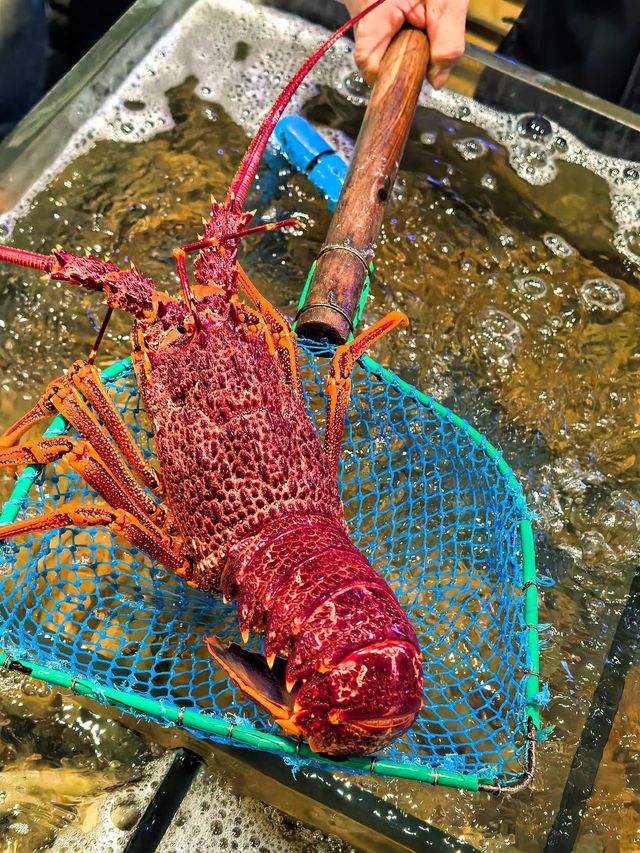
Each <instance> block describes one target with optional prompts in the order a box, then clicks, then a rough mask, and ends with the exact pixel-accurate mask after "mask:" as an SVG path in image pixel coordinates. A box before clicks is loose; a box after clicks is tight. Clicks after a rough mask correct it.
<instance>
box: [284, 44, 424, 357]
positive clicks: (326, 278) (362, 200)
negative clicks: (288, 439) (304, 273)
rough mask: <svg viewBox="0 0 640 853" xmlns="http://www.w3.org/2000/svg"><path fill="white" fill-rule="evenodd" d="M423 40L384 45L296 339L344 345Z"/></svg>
mask: <svg viewBox="0 0 640 853" xmlns="http://www.w3.org/2000/svg"><path fill="white" fill-rule="evenodd" d="M428 61H429V42H428V40H427V36H426V33H424V32H422V31H420V30H416V29H413V28H410V29H403V30H401V31H400V32H399V33H398V35H397V36H396V37H395V38H394V40H393V41H392V42H391V44H390V46H389V48H388V50H387V52H386V53H385V55H384V57H383V59H382V63H381V65H380V73H379V75H378V79H377V81H376V83H375V85H374V87H373V92H372V93H371V100H370V101H369V105H368V107H367V111H366V113H365V116H364V120H363V122H362V127H361V129H360V133H359V134H358V139H357V142H356V147H355V150H354V153H353V160H352V161H351V166H350V167H349V171H348V173H347V177H346V178H345V182H344V186H343V188H342V193H341V194H340V200H339V201H338V205H337V207H336V211H335V213H334V215H333V219H332V220H331V225H330V226H329V231H328V233H327V237H326V240H325V243H324V246H323V247H322V249H321V251H320V254H319V256H318V260H317V262H316V267H315V271H314V274H313V279H312V281H311V286H310V288H309V292H308V293H307V297H306V300H305V303H304V305H303V306H302V307H301V308H300V310H299V312H298V318H297V326H296V328H297V331H298V333H299V334H301V335H303V336H305V337H309V338H314V339H316V340H320V338H328V339H329V340H330V341H332V342H334V343H344V341H346V340H347V338H348V337H349V335H350V334H351V332H352V331H353V318H354V315H355V313H356V311H357V308H358V304H359V302H360V297H361V294H362V290H363V287H364V284H365V279H366V277H367V275H368V274H369V270H368V267H369V265H370V263H371V261H372V259H373V253H374V246H375V244H376V241H377V239H378V235H379V234H380V228H381V226H382V217H383V216H384V211H385V208H386V205H387V200H388V199H389V196H390V194H391V188H392V187H393V182H394V181H395V178H396V174H397V172H398V166H399V165H400V160H401V159H402V153H403V151H404V147H405V144H406V141H407V137H408V135H409V128H410V127H411V122H412V120H413V114H414V112H415V109H416V104H417V102H418V96H419V94H420V89H421V88H422V83H423V81H424V77H425V74H426V71H427V64H428Z"/></svg>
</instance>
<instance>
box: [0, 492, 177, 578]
mask: <svg viewBox="0 0 640 853" xmlns="http://www.w3.org/2000/svg"><path fill="white" fill-rule="evenodd" d="M67 527H79V528H86V527H107V528H108V529H109V530H110V531H111V532H112V533H114V534H115V535H116V536H120V537H122V538H123V539H126V540H127V541H128V542H130V543H131V544H132V545H134V546H135V547H136V548H139V549H140V550H141V551H145V552H146V553H147V554H148V555H149V556H150V557H151V558H152V559H154V560H157V561H158V562H160V563H163V564H164V565H165V566H167V567H168V568H170V569H173V570H174V571H175V572H176V574H178V575H180V574H181V572H182V573H184V570H185V569H186V568H187V565H188V561H187V560H186V559H185V557H184V556H183V554H182V552H181V551H180V550H179V547H176V544H177V543H176V542H175V541H174V540H173V539H172V538H171V537H170V536H167V535H166V534H163V533H162V532H161V531H160V530H158V529H157V528H155V529H154V528H150V527H147V526H145V525H144V524H142V523H141V522H140V521H139V519H138V518H136V517H135V516H134V515H132V514H131V513H130V512H127V511H126V510H122V509H111V508H110V507H108V506H106V505H103V504H63V505H62V506H60V507H58V509H57V510H54V511H53V512H49V513H47V514H46V515H39V516H35V518H25V519H21V520H20V521H14V522H13V523H11V524H3V525H2V526H0V541H2V540H3V539H11V538H13V537H14V536H20V535H22V534H26V533H42V532H44V531H47V530H62V529H64V528H67Z"/></svg>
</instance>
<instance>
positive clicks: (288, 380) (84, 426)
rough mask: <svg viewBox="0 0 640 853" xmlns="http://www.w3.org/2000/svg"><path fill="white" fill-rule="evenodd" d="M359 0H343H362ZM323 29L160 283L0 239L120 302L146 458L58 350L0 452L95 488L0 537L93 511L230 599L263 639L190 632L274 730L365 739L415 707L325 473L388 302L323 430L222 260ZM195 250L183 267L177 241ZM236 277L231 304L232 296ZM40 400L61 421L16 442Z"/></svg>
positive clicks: (273, 335)
mask: <svg viewBox="0 0 640 853" xmlns="http://www.w3.org/2000/svg"><path fill="white" fill-rule="evenodd" d="M380 2H384V0H378V2H376V3H374V4H373V5H372V6H370V7H369V8H368V9H367V10H365V12H364V13H363V14H366V13H367V12H368V11H370V10H371V9H373V8H375V7H376V6H377V5H379V4H380ZM360 17H361V16H358V17H357V18H355V19H354V20H353V21H351V22H349V24H348V25H346V26H345V27H343V28H341V29H340V30H339V31H338V32H337V33H335V34H334V35H333V36H332V37H331V38H330V39H329V40H328V41H327V42H326V43H325V44H324V45H323V46H322V47H321V48H320V49H319V50H318V51H317V52H316V53H315V54H314V55H313V56H312V57H311V58H310V59H309V60H308V62H306V63H305V64H304V65H303V67H302V68H301V69H300V70H299V71H298V73H297V74H296V75H295V76H294V77H293V78H292V80H291V82H290V83H289V84H288V86H287V87H286V88H285V89H284V91H283V92H282V94H281V95H280V97H279V98H278V100H277V101H276V103H275V104H274V106H273V107H272V109H271V110H270V112H269V114H268V115H267V117H266V118H265V120H264V122H263V124H262V125H261V127H260V129H259V130H258V133H257V134H256V136H255V138H254V140H253V142H252V143H251V145H250V146H249V149H248V151H247V153H246V155H245V157H244V159H243V161H242V164H241V165H240V168H239V170H238V172H237V174H236V176H235V178H234V180H233V183H232V186H231V189H230V191H229V194H228V196H227V198H226V200H225V201H224V203H222V204H218V203H216V202H214V203H213V206H212V212H211V216H210V218H209V220H208V221H207V222H206V223H205V226H204V235H203V237H202V238H201V239H199V240H198V241H196V242H194V243H191V244H188V245H185V246H182V247H181V248H178V249H176V250H175V251H174V256H175V259H176V264H177V269H178V274H179V278H180V282H181V285H182V293H181V295H180V296H172V295H169V294H168V293H164V292H161V291H159V290H157V289H156V287H155V285H154V284H153V282H152V281H151V280H150V279H148V278H146V277H145V276H144V275H142V273H140V272H139V271H138V270H137V269H135V268H133V267H132V268H131V269H129V270H122V269H119V268H118V267H117V266H115V265H114V264H113V263H111V262H110V261H101V260H99V259H97V258H95V257H92V256H91V255H89V256H87V257H78V256H75V255H71V254H69V253H68V252H66V251H64V250H63V249H61V248H57V249H55V250H54V251H53V253H52V254H51V255H39V254H35V253H32V252H27V251H23V250H21V249H13V248H8V247H1V246H0V260H4V261H7V262H10V263H14V264H20V265H23V266H26V267H31V268H35V269H39V270H43V271H44V272H45V273H47V274H48V276H49V278H50V279H52V280H65V281H68V282H71V283H73V284H75V285H77V286H80V287H83V288H86V289H88V290H101V291H103V292H104V294H105V297H106V301H107V305H108V311H107V317H106V319H105V323H104V324H103V329H102V330H101V334H100V335H99V336H98V342H99V340H100V338H101V336H102V332H103V331H104V328H105V327H106V323H107V322H108V318H109V316H110V313H111V311H112V310H113V309H114V308H118V309H121V310H124V311H126V312H128V313H129V314H131V315H132V317H133V330H132V343H133V356H132V357H133V364H134V368H135V372H136V377H137V380H138V385H139V389H140V393H141V396H142V400H143V402H144V405H145V407H146V410H147V412H148V414H149V417H150V418H151V421H152V424H153V429H154V435H155V444H156V453H157V459H158V463H159V466H158V468H157V469H156V468H155V467H153V466H152V465H150V464H149V462H148V460H146V459H145V458H144V457H143V455H142V454H141V452H140V450H139V449H138V447H137V446H136V444H135V442H134V441H133V439H132V437H131V435H130V433H129V431H128V429H127V427H126V425H125V423H124V421H123V419H122V417H121V415H120V413H119V412H118V410H117V409H116V407H115V405H114V403H113V402H112V400H111V397H110V396H109V394H108V392H107V391H106V389H105V388H104V386H103V385H102V383H101V380H100V376H99V373H98V371H97V369H96V367H95V365H94V359H95V348H94V351H93V352H92V354H91V356H90V357H89V359H88V360H87V361H79V362H76V363H75V364H74V365H73V366H72V367H71V369H70V370H69V371H68V372H67V373H66V374H65V375H63V376H62V377H60V378H58V379H57V380H55V381H54V382H51V383H50V384H49V386H48V387H47V389H46V391H45V393H44V394H43V396H42V397H41V399H40V400H39V401H38V403H37V404H36V405H35V406H34V407H33V408H32V409H31V410H30V411H29V412H27V413H26V414H25V415H24V416H23V417H22V418H20V420H18V421H17V422H16V423H15V424H14V425H13V426H12V427H10V428H9V429H8V430H7V431H6V432H5V433H4V435H2V436H1V437H0V465H3V466H21V465H30V464H46V463H49V462H53V461H56V460H64V461H65V462H66V463H67V464H68V465H70V466H71V467H72V468H73V469H74V470H75V471H77V472H78V473H79V474H80V475H81V476H82V477H83V478H84V479H85V480H86V482H87V483H88V484H89V485H90V486H91V487H92V488H93V489H94V490H95V492H96V493H97V494H98V496H99V498H100V500H98V501H97V502H95V503H87V504H66V505H62V506H59V507H57V509H55V510H54V511H52V512H50V513H48V514H46V515H43V516H40V517H36V518H27V519H23V520H19V521H16V522H14V523H12V524H8V525H5V526H4V527H2V528H0V539H5V538H7V537H13V536H18V535H20V534H26V533H30V532H36V531H44V530H50V529H57V528H64V527H100V526H103V527H107V528H108V529H110V530H111V531H112V532H113V533H115V534H117V535H118V536H120V537H122V538H123V539H125V540H127V541H128V542H130V543H132V544H133V545H135V546H136V547H138V548H140V549H142V550H143V551H145V552H146V553H147V554H149V555H150V556H151V557H152V558H153V559H155V560H157V561H159V562H161V563H162V564H164V565H165V566H167V567H168V568H170V569H171V570H173V571H174V572H175V573H176V574H178V575H179V576H180V577H182V578H183V579H184V581H185V582H186V583H188V584H191V585H192V586H194V587H197V588H198V589H203V590H207V591H211V592H222V593H223V594H224V596H225V597H226V598H227V599H229V600H231V599H236V600H237V603H238V619H239V627H240V631H241V633H242V635H243V637H248V635H249V633H250V632H260V633H264V635H265V637H264V655H257V654H254V653H249V652H248V651H246V650H245V649H243V648H242V647H241V646H239V645H237V644H231V645H230V646H224V645H223V644H222V643H221V642H220V641H219V640H218V639H216V638H206V642H207V643H208V646H209V649H210V651H211V653H212V655H213V657H214V658H215V659H216V661H218V663H219V664H220V665H221V666H222V667H224V669H225V670H226V671H227V673H228V674H229V676H230V677H231V678H232V679H233V680H234V681H235V682H236V684H238V685H239V686H240V687H241V688H242V689H243V690H244V691H245V692H246V693H248V694H249V695H250V696H252V697H253V698H254V699H255V700H256V701H257V702H258V703H260V705H262V706H263V707H264V708H266V709H267V710H268V711H269V712H270V713H271V714H273V716H274V717H275V719H276V720H277V722H278V723H279V724H280V726H281V727H282V728H283V729H284V730H285V731H286V732H287V733H289V734H291V735H293V736H296V737H302V738H304V739H305V740H307V741H308V743H309V745H310V747H311V748H312V749H313V750H316V751H318V752H323V753H327V754H331V755H345V754H349V753H369V752H372V751H375V750H378V749H380V748H381V747H383V746H384V745H386V744H387V743H389V742H390V741H391V740H393V739H395V738H396V737H398V736H399V735H401V734H402V733H403V732H404V731H406V730H407V728H408V727H409V726H411V725H412V723H413V722H414V720H415V718H416V715H417V714H418V712H419V710H420V707H421V704H422V667H421V654H420V649H419V645H418V641H417V638H416V635H415V632H414V630H413V628H412V626H411V624H410V622H409V620H408V619H407V617H406V615H405V614H404V613H403V611H402V609H401V607H400V605H399V604H398V602H397V600H396V598H395V596H394V594H393V592H392V591H391V589H390V588H389V587H388V585H387V584H386V583H385V582H384V581H383V580H382V578H381V577H380V576H379V575H378V574H377V573H376V572H375V571H374V569H373V568H372V566H371V565H370V563H369V562H368V560H367V559H366V558H365V557H364V556H363V554H361V553H360V552H359V551H358V550H357V549H356V547H355V546H354V545H353V544H352V543H351V541H350V540H349V537H348V534H347V529H346V523H345V519H344V513H343V508H342V503H341V499H340V494H339V492H338V487H337V484H336V473H337V468H338V459H339V452H340V443H341V439H342V432H343V427H344V420H345V416H346V409H347V404H348V400H349V393H350V380H349V375H350V372H351V370H352V368H353V365H354V362H355V360H356V359H357V358H359V357H360V356H361V355H362V354H363V353H364V351H365V350H366V349H367V348H368V347H369V346H370V345H372V344H373V343H374V342H375V341H376V340H378V339H379V338H380V337H381V336H382V335H384V334H386V333H387V332H388V331H390V330H391V329H393V328H394V327H397V326H399V325H404V324H406V318H405V317H404V315H402V314H401V313H399V312H392V313H391V314H389V315H388V316H387V317H385V318H384V319H383V320H380V321H379V322H378V323H376V324H375V325H374V326H373V327H372V328H370V329H369V330H367V331H365V332H363V333H362V334H360V335H359V336H358V337H357V338H355V340H353V341H352V342H350V343H348V344H346V345H344V346H342V347H339V348H338V350H337V351H336V354H335V358H334V361H333V366H332V369H331V373H330V377H329V379H328V382H327V396H328V412H327V427H326V432H325V437H324V442H323V444H321V443H320V440H319V438H318V436H317V434H316V431H315V429H314V426H313V424H312V423H311V421H310V419H309V417H308V415H307V412H306V406H305V400H304V395H303V391H302V386H301V382H300V377H299V366H298V350H297V344H296V339H295V335H294V334H293V332H292V331H291V328H290V326H289V324H288V322H287V320H286V319H285V318H284V317H283V315H282V314H281V313H280V312H279V311H278V310H277V309H276V308H274V307H273V306H272V305H270V304H269V303H268V302H267V301H266V300H265V299H264V298H263V297H262V296H261V295H260V294H259V293H258V292H257V290H256V288H255V287H254V285H253V284H252V283H251V282H250V281H249V279H248V278H247V276H246V275H245V273H244V272H243V270H242V269H241V267H240V266H239V264H238V259H237V255H238V246H239V242H240V240H241V238H242V236H244V235H245V234H247V233H251V232H253V231H257V230H263V229H265V228H267V229H271V228H274V227H282V226H291V225H296V222H295V220H284V221H283V222H280V223H276V224H274V225H268V226H258V228H253V229H252V228H248V227H247V226H248V223H249V221H250V219H251V216H252V214H249V213H245V212H243V210H242V207H243V202H244V200H245V197H246V195H247V192H248V189H249V187H250V185H251V182H252V181H253V178H254V176H255V173H256V170H257V167H258V164H259V161H260V158H261V156H262V154H263V152H264V149H265V146H266V144H267V142H268V139H269V137H270V135H271V132H272V130H273V128H274V126H275V123H276V122H277V120H278V118H279V116H280V115H281V114H282V112H283V110H284V108H285V106H286V104H287V103H288V101H289V100H290V98H291V96H292V94H293V92H295V90H296V88H297V87H298V85H299V84H300V82H301V81H302V79H303V78H304V76H305V75H306V74H307V72H308V71H309V70H310V68H311V67H313V65H314V64H315V62H316V61H317V60H318V59H319V58H320V57H321V56H322V55H323V54H324V53H325V52H326V50H327V49H328V48H329V47H330V46H331V45H332V44H333V43H334V42H335V41H336V39H337V38H338V37H339V36H341V35H342V34H343V32H344V31H345V30H346V29H347V27H349V26H352V25H353V23H355V22H357V20H359V18H360ZM190 252H197V253H198V255H197V258H196V260H195V264H194V274H195V280H196V283H195V284H191V283H190V282H189V279H188V274H187V266H186V257H187V255H188V253H190ZM239 292H243V293H244V297H245V300H246V302H243V301H241V300H240V298H239ZM56 412H59V413H61V414H62V415H64V417H65V418H66V419H67V421H68V422H69V424H70V425H71V426H72V427H74V428H75V430H76V432H77V433H78V435H79V436H80V437H79V438H77V439H76V438H72V437H70V436H68V435H63V436H59V437H55V438H54V437H49V438H47V437H40V438H36V439H32V440H26V441H21V440H22V438H23V436H24V435H25V433H26V432H27V431H28V430H29V429H30V428H31V427H32V426H33V425H34V424H36V423H37V422H39V421H41V420H42V419H45V418H48V417H50V416H51V415H52V414H54V413H56Z"/></svg>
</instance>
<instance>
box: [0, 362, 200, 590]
mask: <svg viewBox="0 0 640 853" xmlns="http://www.w3.org/2000/svg"><path fill="white" fill-rule="evenodd" d="M81 392H82V393H81ZM83 395H84V397H83ZM85 398H86V400H87V401H89V402H90V403H91V405H92V407H93V410H94V411H95V412H96V413H97V414H98V415H99V416H100V418H101V420H102V424H101V423H100V422H99V421H98V420H97V418H96V417H95V416H94V414H93V413H92V412H91V411H90V410H89V408H88V406H87V403H86V402H85ZM56 412H59V413H60V414H62V415H63V416H64V417H65V418H66V419H67V421H68V422H69V423H70V424H71V426H72V427H74V428H75V429H76V430H77V431H78V433H80V435H81V436H82V437H83V439H85V440H76V439H73V438H71V437H70V436H67V435H62V436H56V437H53V436H51V437H46V436H44V437H41V438H35V439H32V440H31V441H27V442H24V443H23V444H17V442H18V440H19V439H20V437H21V436H23V435H24V433H25V432H27V430H29V429H30V428H31V427H32V426H33V425H34V424H36V423H38V422H39V421H41V420H43V419H45V418H47V417H50V416H51V415H52V414H55V413H56ZM103 425H104V426H103ZM121 454H122V455H121ZM123 457H124V458H125V459H126V460H127V462H128V463H129V465H130V466H131V469H132V470H133V471H135V472H136V474H137V475H138V477H139V478H140V480H141V481H142V482H143V483H144V484H145V485H146V486H147V487H149V488H151V489H153V490H154V491H155V492H156V494H162V492H163V488H162V484H161V482H160V479H159V477H158V474H157V472H156V471H155V469H153V468H152V467H151V466H150V465H149V464H148V463H147V461H146V460H145V459H144V457H143V455H142V453H141V451H140V450H139V448H138V447H137V446H136V445H135V443H134V441H133V438H132V436H131V434H130V433H129V430H128V428H127V425H126V424H125V422H124V420H123V419H122V416H121V415H120V413H119V412H118V410H117V408H116V407H115V405H114V403H113V401H112V400H111V398H110V397H109V395H108V393H107V391H106V389H105V387H104V385H103V384H102V381H101V379H100V375H99V373H98V371H97V369H96V368H95V367H94V366H93V365H90V364H86V363H85V362H81V361H79V362H76V363H75V364H74V365H73V366H72V368H71V369H70V370H69V372H68V373H67V374H66V375H65V376H63V377H61V378H60V379H58V380H55V381H54V382H51V383H50V384H49V385H48V387H47V390H46V391H45V393H44V394H43V396H42V397H41V398H40V400H39V401H38V402H37V403H36V405H35V406H34V407H33V408H32V409H31V410H30V411H29V412H27V414H26V415H24V416H23V417H22V418H20V420H18V421H17V422H16V423H15V424H14V425H13V426H12V427H10V428H9V429H8V430H7V431H6V432H5V433H4V435H2V436H0V467H5V468H8V467H19V466H24V465H46V464H48V463H51V462H56V461H64V462H66V463H67V464H68V465H69V467H70V468H72V469H73V470H74V471H76V472H77V473H78V474H79V475H80V476H81V477H82V479H83V480H84V481H85V482H86V483H87V484H88V485H89V486H91V488H92V489H94V491H95V492H97V494H98V495H99V496H100V497H102V498H103V499H104V500H105V501H107V504H105V505H102V504H95V505H92V504H89V505H79V504H78V505H76V504H73V505H67V506H63V507H61V508H60V509H59V510H57V511H55V512H52V513H49V514H48V515H43V516H38V517H35V518H30V519H25V520H21V521H16V522H14V523H12V524H7V525H4V526H2V527H0V540H2V539H8V538H10V537H14V536H19V535H20V534H24V533H31V532H36V531H44V530H51V529H56V528H64V527H73V526H78V527H91V526H101V527H108V528H109V529H110V530H111V531H112V532H113V533H116V534H117V535H119V536H122V537H123V538H125V539H127V540H128V541H129V542H130V543H131V544H132V545H135V546H136V547H138V548H140V549H141V550H143V551H146V552H147V553H148V554H149V556H151V557H152V558H153V559H155V560H158V561H160V562H162V563H164V565H166V566H167V567H168V568H171V569H173V570H174V571H176V572H177V573H178V574H183V573H184V570H186V567H187V561H186V558H185V556H184V555H183V554H182V549H181V546H180V543H179V542H178V541H177V540H176V539H175V538H174V537H173V536H172V535H171V533H172V530H173V525H172V520H171V516H170V513H169V511H168V509H167V507H166V505H164V504H162V503H158V502H157V501H156V500H154V499H153V497H152V496H151V495H150V494H149V492H148V491H147V490H146V489H145V488H144V487H143V486H142V485H141V483H140V482H138V480H136V478H135V477H134V476H133V474H132V473H131V471H130V470H129V468H128V467H127V465H126V464H125V462H124V461H123Z"/></svg>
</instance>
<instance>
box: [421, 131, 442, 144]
mask: <svg viewBox="0 0 640 853" xmlns="http://www.w3.org/2000/svg"><path fill="white" fill-rule="evenodd" d="M437 138H438V134H437V133H434V132H433V131H425V132H424V133H421V134H420V142H422V144H423V145H434V144H435V141H436V140H437Z"/></svg>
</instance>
